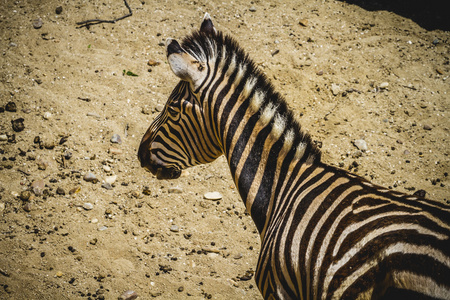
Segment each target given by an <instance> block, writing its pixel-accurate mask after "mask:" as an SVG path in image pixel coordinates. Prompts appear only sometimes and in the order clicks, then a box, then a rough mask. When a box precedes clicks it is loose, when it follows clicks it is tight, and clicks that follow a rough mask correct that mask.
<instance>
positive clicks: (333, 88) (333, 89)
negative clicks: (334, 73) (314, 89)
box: [331, 83, 341, 96]
mask: <svg viewBox="0 0 450 300" xmlns="http://www.w3.org/2000/svg"><path fill="white" fill-rule="evenodd" d="M340 91H341V88H340V87H339V85H338V84H335V83H332V84H331V92H332V93H333V95H334V96H337V95H338V94H339V92H340Z"/></svg>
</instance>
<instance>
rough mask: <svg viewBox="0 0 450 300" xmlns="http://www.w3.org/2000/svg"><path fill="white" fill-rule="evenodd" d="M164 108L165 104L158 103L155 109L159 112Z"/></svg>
mask: <svg viewBox="0 0 450 300" xmlns="http://www.w3.org/2000/svg"><path fill="white" fill-rule="evenodd" d="M163 109H164V105H162V104H157V105H156V106H155V110H156V111H157V112H161V111H163Z"/></svg>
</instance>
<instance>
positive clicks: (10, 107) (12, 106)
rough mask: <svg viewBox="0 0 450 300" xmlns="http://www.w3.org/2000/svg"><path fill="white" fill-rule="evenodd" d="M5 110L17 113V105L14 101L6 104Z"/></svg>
mask: <svg viewBox="0 0 450 300" xmlns="http://www.w3.org/2000/svg"><path fill="white" fill-rule="evenodd" d="M5 110H6V111H10V112H16V111H17V106H16V103H14V102H12V101H10V102H8V103H6V105H5Z"/></svg>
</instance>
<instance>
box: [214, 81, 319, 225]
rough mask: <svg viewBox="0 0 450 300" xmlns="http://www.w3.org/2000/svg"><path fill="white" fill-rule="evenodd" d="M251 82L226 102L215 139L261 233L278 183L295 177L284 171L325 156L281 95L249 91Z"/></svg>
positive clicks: (257, 90) (218, 118) (218, 116)
mask: <svg viewBox="0 0 450 300" xmlns="http://www.w3.org/2000/svg"><path fill="white" fill-rule="evenodd" d="M251 80H252V78H250V79H248V80H247V83H245V84H242V85H241V86H243V88H242V90H241V91H238V92H236V91H234V93H233V94H234V96H231V97H230V99H225V98H224V99H221V100H222V101H223V102H225V103H226V104H225V105H223V106H224V107H225V108H224V109H223V111H222V114H219V115H217V116H216V121H217V123H216V124H218V125H217V126H216V128H217V129H218V130H219V133H218V134H216V136H218V137H220V143H221V145H222V149H223V152H224V154H225V156H226V158H227V161H228V163H229V166H230V170H231V174H232V177H233V180H234V182H235V184H236V187H237V188H238V190H239V193H240V195H241V197H242V199H243V201H244V203H245V206H246V209H247V211H248V212H249V213H250V214H251V216H252V218H253V220H254V222H255V224H256V227H257V228H258V230H259V232H260V233H262V232H263V231H264V227H265V224H266V220H267V219H268V216H269V215H270V210H271V207H273V204H274V203H273V202H274V201H276V198H275V197H274V195H275V190H276V186H277V183H278V182H279V181H280V180H285V179H286V177H287V176H291V173H292V172H285V171H287V170H291V171H293V170H295V169H296V168H298V167H299V166H300V165H302V164H305V163H306V164H312V163H314V162H317V161H319V160H320V153H319V151H318V150H317V148H316V147H315V146H314V145H313V143H312V142H311V139H310V138H309V136H308V135H305V134H303V133H302V132H301V131H300V126H299V125H298V123H297V122H296V121H295V120H294V118H293V117H292V114H291V113H290V112H289V110H288V108H287V105H286V103H285V102H284V100H283V99H281V97H280V96H279V95H278V94H276V93H274V92H272V91H269V92H267V91H265V92H263V91H262V90H261V89H258V87H255V88H254V89H253V90H246V88H245V86H247V85H249V84H248V82H249V81H251ZM250 85H253V84H252V83H250ZM236 95H238V96H237V97H236ZM270 95H271V96H270ZM236 98H237V101H236V100H234V101H232V100H231V99H236ZM231 101H232V102H231ZM230 103H234V105H231V104H230Z"/></svg>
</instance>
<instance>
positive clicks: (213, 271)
mask: <svg viewBox="0 0 450 300" xmlns="http://www.w3.org/2000/svg"><path fill="white" fill-rule="evenodd" d="M1 2H2V4H1V5H0V38H1V39H0V51H1V53H0V66H1V68H0V107H2V110H1V112H0V298H1V299H117V298H118V297H119V296H120V295H121V294H122V293H123V292H125V291H127V290H133V291H135V292H136V293H137V294H138V295H139V299H149V298H152V297H156V298H158V299H185V298H186V299H203V298H207V299H260V295H259V292H258V290H257V288H256V286H255V283H254V280H253V278H251V279H250V280H248V279H249V278H250V277H251V275H252V271H253V270H254V269H255V266H256V261H257V257H258V249H259V236H258V234H257V232H256V230H255V227H254V225H253V223H252V220H251V218H250V217H249V216H248V215H247V214H246V213H245V210H244V206H243V204H242V203H241V200H240V199H239V196H238V193H237V192H236V189H235V188H234V186H233V183H232V180H231V178H230V175H229V171H228V167H227V165H226V163H225V160H224V159H223V157H222V158H220V159H218V160H217V161H216V162H214V163H212V164H210V165H206V166H199V167H195V168H192V169H189V170H188V171H187V172H185V173H184V174H183V176H182V177H181V178H180V179H178V180H174V181H157V180H156V179H155V178H154V177H152V176H151V175H149V174H148V173H146V172H145V171H144V170H143V169H141V168H140V166H139V162H138V159H137V156H136V153H137V148H138V146H139V142H140V139H141V137H142V135H143V134H144V132H145V131H146V129H147V127H148V126H149V125H150V123H151V121H152V120H153V119H154V118H155V116H156V115H157V113H158V110H160V108H161V106H162V105H163V104H164V103H165V100H166V99H167V96H168V95H169V93H170V91H171V90H172V89H173V87H174V86H175V84H176V82H177V78H176V77H175V76H174V75H172V73H171V71H170V69H169V67H168V65H167V63H166V59H165V49H164V46H163V43H164V40H165V39H166V38H167V37H174V38H182V37H183V36H184V35H185V34H187V33H189V32H191V30H193V29H197V28H198V26H199V24H200V22H201V19H202V16H203V15H204V13H205V12H209V13H210V14H211V16H212V18H213V20H214V22H215V24H216V27H217V28H218V29H220V30H223V31H225V32H227V33H230V34H232V35H233V36H234V37H235V38H236V39H237V40H238V41H239V42H240V44H241V45H242V46H243V48H244V49H246V50H247V51H248V52H249V53H250V55H251V56H252V57H253V58H254V60H255V61H256V62H257V63H258V64H259V65H260V67H261V68H262V70H263V71H264V72H266V74H267V75H268V77H269V78H271V79H272V81H273V83H274V85H275V86H276V87H277V89H278V90H279V91H281V92H282V93H283V94H284V95H285V97H286V99H287V101H288V103H289V105H290V106H291V107H292V109H293V110H294V111H295V113H296V114H297V115H298V117H299V120H300V122H301V124H302V125H303V128H304V130H306V131H308V132H309V133H310V134H311V135H312V136H313V139H314V140H315V141H317V143H319V145H321V148H322V151H323V159H324V161H326V162H327V163H330V164H332V165H335V166H340V167H342V168H345V169H350V170H351V171H352V172H355V173H357V174H359V175H361V176H364V177H366V178H368V179H370V180H372V181H373V182H374V183H377V184H381V185H384V186H387V187H391V188H393V189H395V190H398V191H402V192H406V193H414V192H416V191H417V190H419V189H423V190H425V191H426V192H427V197H429V198H433V199H440V200H442V201H448V200H449V196H450V194H449V191H450V190H449V186H450V182H449V179H448V176H447V175H448V171H449V158H448V155H449V151H450V147H449V127H450V126H449V125H450V124H449V123H450V122H449V117H448V111H449V103H450V101H449V99H448V93H449V83H448V75H449V71H450V66H449V42H450V33H449V31H446V30H448V28H447V27H446V25H448V24H447V23H445V22H441V21H442V19H441V18H440V17H442V15H441V16H439V15H432V16H431V17H430V16H429V14H427V12H426V11H420V10H416V11H415V16H416V17H417V15H419V17H420V16H422V17H423V16H425V17H428V19H426V18H425V19H426V20H428V23H422V21H423V18H422V19H420V18H419V19H415V18H413V17H411V18H406V17H403V16H402V15H399V14H396V13H394V12H391V11H388V10H386V8H383V7H378V8H377V10H373V11H372V10H366V9H365V8H364V6H358V5H354V4H348V3H344V2H340V1H313V0H305V1H302V4H301V5H299V4H298V1H274V2H271V4H269V3H267V2H263V1H253V2H250V1H241V0H239V1H234V2H230V3H225V2H222V1H213V3H208V4H207V3H206V1H174V2H172V1H148V0H146V1H144V0H142V1H137V0H130V2H129V4H130V6H131V8H132V10H133V16H131V17H129V18H126V19H123V20H121V21H119V22H117V23H116V24H99V25H95V26H91V27H89V28H85V27H83V28H77V26H76V24H75V23H76V22H78V21H83V20H86V19H91V18H105V19H109V18H115V17H119V16H121V15H123V14H125V13H127V9H126V8H125V7H124V5H123V2H122V1H118V0H117V1H108V0H104V1H96V0H94V1H86V0H77V1H68V0H61V1H54V0H49V1H43V2H40V1H27V0H17V1H12V0H2V1H1ZM41 3H45V4H41ZM58 7H61V9H62V11H58V13H57V12H56V10H57V8H58ZM372 8H373V7H372ZM39 18H40V19H41V21H42V24H39V22H38V21H36V20H37V19H39ZM430 18H431V19H430ZM430 20H431V21H430ZM432 21H436V22H435V23H433V22H432ZM447 22H448V21H447ZM430 23H431V25H432V26H431V27H430V26H429V25H430ZM433 24H434V25H436V24H437V25H436V26H434V27H433ZM39 25H41V26H39ZM34 26H36V27H40V28H37V29H36V28H34ZM149 62H150V65H149ZM154 62H157V63H159V64H157V63H154ZM124 70H125V73H126V72H128V71H131V72H132V73H134V74H137V75H138V76H128V75H126V74H125V75H124V74H123V72H124ZM10 102H14V104H15V106H16V109H14V105H12V104H11V103H10ZM22 119H23V120H22ZM114 134H118V135H119V136H120V138H121V143H120V144H118V143H112V142H111V138H112V136H113V135H114ZM358 139H362V140H364V141H365V142H366V143H367V150H366V151H360V150H358V148H356V147H355V145H354V141H355V140H358ZM89 173H91V174H90V175H89ZM86 174H88V175H89V176H95V179H96V180H94V182H88V181H86V180H85V179H84V177H85V176H86ZM87 179H89V178H87ZM97 180H98V182H95V181H97ZM106 182H109V183H110V184H111V185H108V184H107V183H106ZM210 191H218V192H220V193H221V194H222V195H223V198H222V200H220V201H210V200H205V199H204V198H203V195H204V193H206V192H210Z"/></svg>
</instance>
